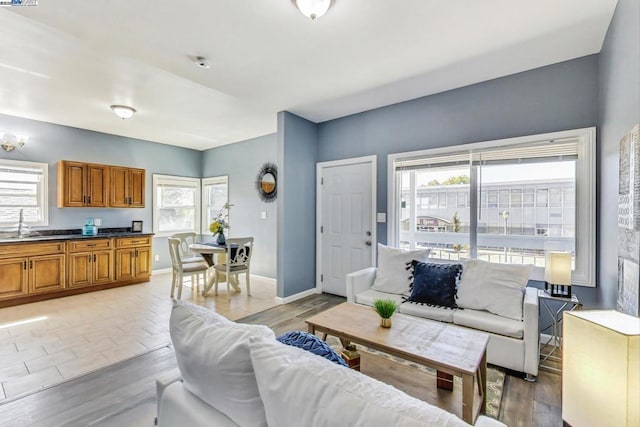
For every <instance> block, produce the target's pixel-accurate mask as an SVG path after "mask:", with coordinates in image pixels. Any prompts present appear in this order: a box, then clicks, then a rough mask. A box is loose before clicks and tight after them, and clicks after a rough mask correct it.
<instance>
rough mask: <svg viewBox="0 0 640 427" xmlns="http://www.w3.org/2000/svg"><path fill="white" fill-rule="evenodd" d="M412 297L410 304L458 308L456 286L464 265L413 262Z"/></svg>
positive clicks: (409, 300)
mask: <svg viewBox="0 0 640 427" xmlns="http://www.w3.org/2000/svg"><path fill="white" fill-rule="evenodd" d="M411 266H412V270H413V279H412V281H411V296H410V297H409V298H408V299H407V301H408V302H413V303H418V304H426V305H430V306H435V307H446V308H455V307H456V299H455V298H456V285H457V284H458V279H459V278H460V275H461V274H462V264H438V263H431V262H419V261H413V262H412V263H411Z"/></svg>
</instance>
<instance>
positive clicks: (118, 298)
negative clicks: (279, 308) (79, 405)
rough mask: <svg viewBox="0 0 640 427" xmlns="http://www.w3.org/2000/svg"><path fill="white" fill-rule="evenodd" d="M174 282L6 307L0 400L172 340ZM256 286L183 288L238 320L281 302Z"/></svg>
mask: <svg viewBox="0 0 640 427" xmlns="http://www.w3.org/2000/svg"><path fill="white" fill-rule="evenodd" d="M243 285H244V278H242V279H241V288H242V290H243V291H244V290H245V288H244V286H243ZM170 287H171V273H163V274H155V275H153V276H152V279H151V281H150V282H148V283H143V284H139V285H131V286H124V287H121V288H115V289H109V290H104V291H98V292H92V293H87V294H82V295H74V296H70V297H65V298H58V299H53V300H49V301H42V302H37V303H32V304H25V305H20V306H15V307H7V308H3V309H0V384H1V387H0V403H2V400H6V399H11V400H13V399H15V398H18V397H21V396H23V395H26V394H29V393H32V392H34V391H37V390H39V389H42V388H45V387H48V386H52V385H55V384H58V383H60V382H63V381H66V380H69V379H71V378H75V377H78V376H80V375H83V374H86V373H88V372H91V371H94V370H96V369H99V368H102V367H104V366H108V365H111V364H114V363H117V362H120V361H122V360H126V359H129V358H131V357H134V356H136V355H140V354H143V353H146V352H148V351H151V350H155V349H158V348H160V347H163V346H166V345H168V344H170V342H171V341H170V337H169V315H170V313H171V299H170V298H169V290H170ZM251 291H252V296H251V297H247V295H246V294H245V293H243V292H241V293H234V294H233V295H232V297H231V299H230V300H229V298H227V295H226V291H225V289H224V286H223V287H222V288H221V291H220V295H218V296H217V297H216V296H213V295H211V296H207V297H203V296H202V295H199V294H197V293H195V292H191V290H190V289H188V288H185V289H184V290H183V292H182V299H183V300H187V301H191V302H194V303H196V304H199V305H203V306H206V307H209V308H211V309H213V310H215V311H217V312H218V313H221V314H223V315H225V316H227V317H229V318H230V319H232V320H235V319H239V318H241V317H244V316H247V315H249V314H253V313H257V312H259V311H262V310H266V309H267V308H270V307H273V306H275V305H276V302H275V296H276V285H275V282H274V281H271V280H264V279H261V278H259V277H252V279H251ZM211 293H212V292H211ZM25 321H26V322H27V323H23V324H17V323H18V322H25Z"/></svg>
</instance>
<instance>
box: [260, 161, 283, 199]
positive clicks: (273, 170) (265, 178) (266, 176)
mask: <svg viewBox="0 0 640 427" xmlns="http://www.w3.org/2000/svg"><path fill="white" fill-rule="evenodd" d="M256 188H257V190H258V195H260V198H261V199H262V200H263V201H265V202H273V201H274V200H275V199H276V195H277V194H278V169H277V167H276V165H275V164H273V163H265V164H264V165H263V166H262V167H261V168H260V171H259V172H258V177H257V178H256Z"/></svg>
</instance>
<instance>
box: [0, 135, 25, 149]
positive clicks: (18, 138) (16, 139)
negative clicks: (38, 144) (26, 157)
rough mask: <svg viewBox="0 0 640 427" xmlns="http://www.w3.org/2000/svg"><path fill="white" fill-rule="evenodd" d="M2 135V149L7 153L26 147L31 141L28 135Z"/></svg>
mask: <svg viewBox="0 0 640 427" xmlns="http://www.w3.org/2000/svg"><path fill="white" fill-rule="evenodd" d="M0 135H2V137H1V138H0V147H2V149H3V150H4V151H7V152H9V151H13V150H15V149H16V147H24V144H26V143H27V140H28V139H29V137H28V136H26V135H14V134H12V133H4V132H2V131H0Z"/></svg>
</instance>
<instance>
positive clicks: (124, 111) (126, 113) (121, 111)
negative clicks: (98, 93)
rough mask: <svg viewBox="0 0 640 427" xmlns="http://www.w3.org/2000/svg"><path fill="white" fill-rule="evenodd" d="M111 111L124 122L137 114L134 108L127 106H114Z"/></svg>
mask: <svg viewBox="0 0 640 427" xmlns="http://www.w3.org/2000/svg"><path fill="white" fill-rule="evenodd" d="M111 109H112V110H113V112H114V113H115V114H116V116H118V117H120V118H121V119H122V120H124V119H129V118H131V117H132V116H133V114H134V113H135V112H136V110H135V109H134V108H131V107H127V106H126V105H112V106H111Z"/></svg>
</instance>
